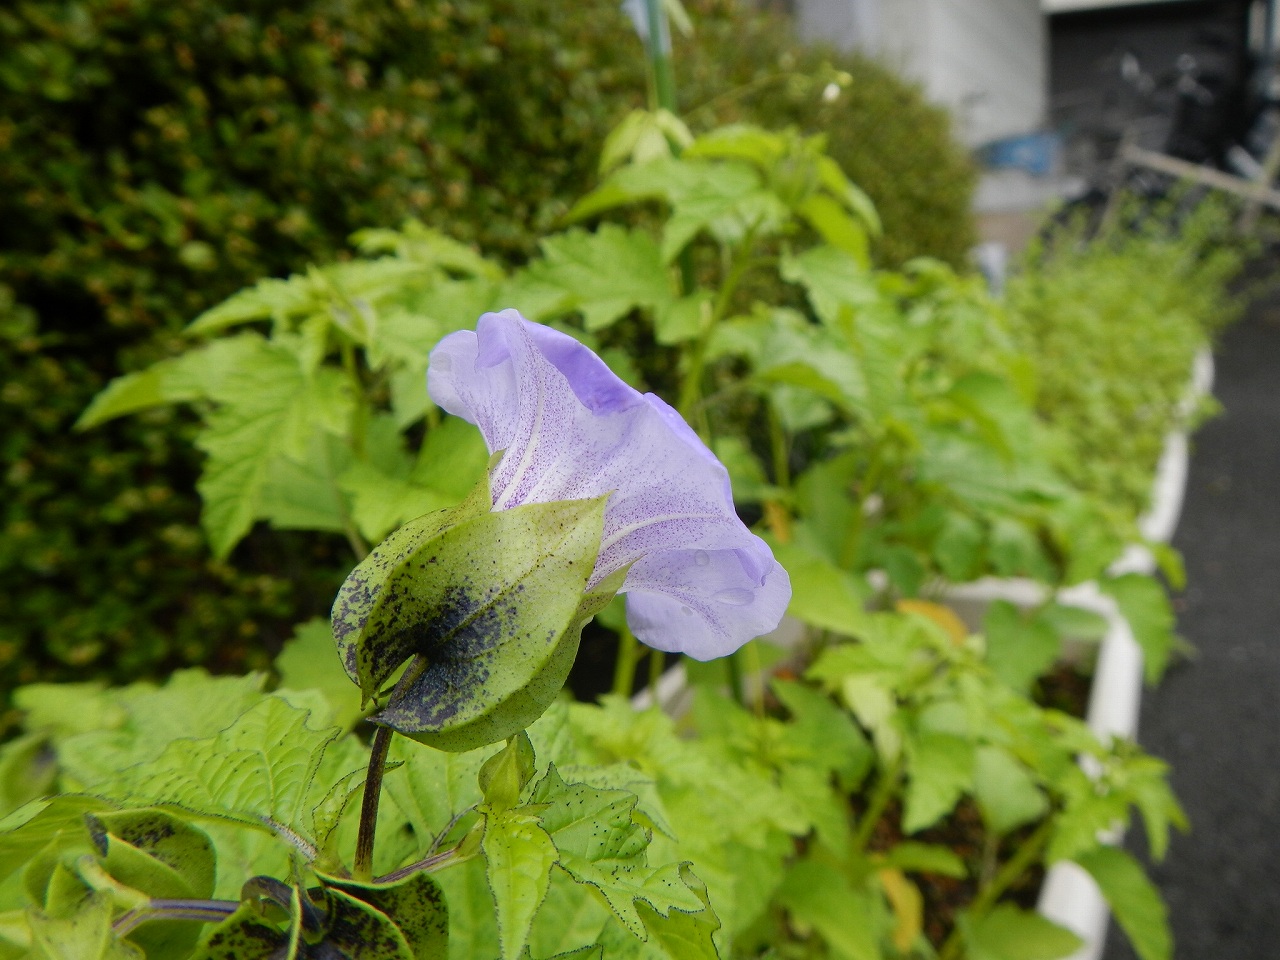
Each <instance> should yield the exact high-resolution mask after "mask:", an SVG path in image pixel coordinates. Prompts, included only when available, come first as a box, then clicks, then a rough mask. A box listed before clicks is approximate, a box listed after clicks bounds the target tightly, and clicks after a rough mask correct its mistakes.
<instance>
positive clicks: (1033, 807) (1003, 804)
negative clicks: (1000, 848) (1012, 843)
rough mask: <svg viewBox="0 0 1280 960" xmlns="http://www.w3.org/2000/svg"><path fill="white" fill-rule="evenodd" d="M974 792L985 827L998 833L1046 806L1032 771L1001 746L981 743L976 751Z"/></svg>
mask: <svg viewBox="0 0 1280 960" xmlns="http://www.w3.org/2000/svg"><path fill="white" fill-rule="evenodd" d="M973 795H974V799H975V800H976V801H977V803H978V809H979V810H981V811H982V818H983V820H984V821H986V824H987V828H988V829H989V830H991V831H993V832H994V833H996V834H998V835H1001V836H1003V835H1004V834H1007V833H1009V832H1010V831H1011V830H1013V829H1015V828H1017V827H1020V826H1022V825H1023V824H1026V823H1030V822H1032V821H1033V820H1036V819H1038V818H1039V817H1041V816H1043V815H1044V814H1045V812H1046V811H1047V810H1048V809H1049V801H1048V799H1047V798H1046V797H1045V795H1044V793H1043V791H1041V790H1040V788H1039V787H1038V786H1036V783H1035V780H1034V779H1033V778H1032V777H1031V774H1030V773H1028V772H1027V769H1026V768H1025V767H1024V766H1022V764H1020V763H1018V761H1017V760H1015V759H1014V758H1013V757H1012V756H1010V755H1009V753H1008V752H1007V751H1005V750H1004V749H1002V748H1000V747H993V746H980V747H978V748H977V750H976V751H975V753H974V759H973Z"/></svg>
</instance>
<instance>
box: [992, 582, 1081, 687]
mask: <svg viewBox="0 0 1280 960" xmlns="http://www.w3.org/2000/svg"><path fill="white" fill-rule="evenodd" d="M982 630H983V633H985V634H986V638H987V662H988V663H990V664H991V669H992V671H993V672H994V673H995V675H996V676H997V677H999V678H1000V679H1001V680H1003V681H1004V682H1005V683H1007V684H1008V685H1009V686H1010V687H1012V688H1013V689H1014V690H1017V691H1018V692H1019V693H1026V692H1027V691H1029V690H1030V689H1031V685H1032V684H1033V683H1034V682H1035V681H1036V680H1037V679H1038V678H1040V677H1042V676H1044V675H1045V674H1046V673H1048V671H1049V668H1050V667H1052V666H1053V664H1054V663H1055V662H1056V661H1057V659H1058V657H1059V656H1061V655H1062V641H1061V640H1060V639H1059V636H1058V632H1057V631H1056V630H1055V629H1054V628H1053V626H1052V625H1051V624H1050V623H1048V622H1046V621H1045V619H1044V618H1043V617H1042V616H1041V614H1040V613H1039V612H1038V611H1030V612H1025V613H1024V612H1023V611H1021V610H1019V609H1018V608H1017V607H1016V606H1014V605H1013V604H1012V603H1009V602H1007V601H1005V600H997V601H995V602H994V603H992V604H991V606H989V607H988V608H987V613H986V616H985V617H984V618H983V621H982Z"/></svg>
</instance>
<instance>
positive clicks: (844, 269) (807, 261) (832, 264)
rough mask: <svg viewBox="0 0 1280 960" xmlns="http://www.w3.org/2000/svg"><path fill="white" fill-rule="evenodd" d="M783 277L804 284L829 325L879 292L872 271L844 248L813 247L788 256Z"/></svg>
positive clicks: (870, 300)
mask: <svg viewBox="0 0 1280 960" xmlns="http://www.w3.org/2000/svg"><path fill="white" fill-rule="evenodd" d="M781 271H782V277H783V279H785V280H789V281H791V282H792V283H798V284H800V285H801V286H803V287H804V288H805V290H806V292H807V293H808V295H809V302H810V303H812V304H813V308H814V310H815V311H816V312H817V314H818V316H819V317H821V318H822V319H823V320H824V321H825V322H827V323H829V324H835V323H837V322H838V321H839V320H840V317H841V311H842V310H847V309H849V308H850V307H859V306H866V305H869V304H872V303H875V302H876V301H877V299H878V298H879V294H878V292H877V290H876V286H875V278H874V276H873V275H872V273H871V272H870V271H869V270H868V269H867V268H866V267H865V266H862V265H860V264H859V263H858V261H857V260H856V259H854V258H853V257H852V256H850V255H849V254H848V253H846V252H845V251H843V250H839V249H837V248H836V247H833V246H826V245H824V246H818V247H811V248H810V249H808V250H806V251H804V252H803V253H801V254H800V255H798V256H792V255H790V254H788V255H786V256H785V257H784V258H783V261H782V268H781Z"/></svg>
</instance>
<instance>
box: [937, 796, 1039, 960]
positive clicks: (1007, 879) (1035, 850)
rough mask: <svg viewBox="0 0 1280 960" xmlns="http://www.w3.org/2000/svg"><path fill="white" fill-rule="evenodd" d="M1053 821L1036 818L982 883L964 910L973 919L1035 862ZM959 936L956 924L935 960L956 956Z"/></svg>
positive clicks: (987, 909) (984, 912) (944, 959)
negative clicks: (1028, 831)
mask: <svg viewBox="0 0 1280 960" xmlns="http://www.w3.org/2000/svg"><path fill="white" fill-rule="evenodd" d="M1053 826H1054V821H1053V818H1052V817H1046V818H1045V819H1044V820H1042V821H1041V822H1040V825H1039V826H1038V827H1036V829H1035V830H1034V831H1033V832H1032V834H1031V836H1029V837H1027V839H1026V840H1024V841H1023V842H1022V843H1021V844H1019V845H1018V849H1017V850H1016V851H1015V852H1014V854H1013V856H1012V857H1010V858H1009V859H1008V860H1006V861H1005V864H1004V866H1002V867H1001V868H1000V870H999V872H998V873H996V875H995V877H993V878H992V880H991V882H990V883H988V884H986V885H984V886H983V887H982V888H981V889H980V890H979V891H978V895H977V896H976V897H974V898H973V903H971V904H969V908H968V910H966V911H965V912H966V913H967V914H968V915H969V916H970V917H973V918H974V919H980V918H981V917H983V916H985V915H986V913H987V912H988V911H990V909H991V908H992V907H993V906H995V904H996V901H997V900H999V899H1000V898H1001V897H1002V896H1003V895H1004V892H1005V891H1006V890H1008V889H1009V887H1010V886H1012V885H1013V883H1014V882H1015V881H1016V880H1017V879H1018V878H1019V877H1020V876H1022V875H1023V874H1024V873H1026V871H1027V870H1028V869H1029V868H1030V867H1031V865H1032V864H1033V863H1035V861H1036V859H1037V858H1038V857H1039V856H1040V855H1041V853H1043V852H1044V848H1045V846H1046V845H1047V844H1048V842H1049V837H1050V835H1051V834H1052V833H1053ZM962 939H963V937H962V934H961V932H960V928H959V926H957V927H955V928H954V929H952V931H951V933H950V935H949V936H948V937H947V939H946V942H945V943H943V945H942V949H941V950H939V951H938V960H959V958H960V956H961V953H962V943H961V941H962Z"/></svg>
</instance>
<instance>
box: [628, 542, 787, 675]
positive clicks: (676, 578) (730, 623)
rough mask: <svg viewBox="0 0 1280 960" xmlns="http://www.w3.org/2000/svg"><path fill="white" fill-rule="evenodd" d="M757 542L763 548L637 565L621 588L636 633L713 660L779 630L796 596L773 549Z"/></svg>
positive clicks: (653, 643) (656, 557)
mask: <svg viewBox="0 0 1280 960" xmlns="http://www.w3.org/2000/svg"><path fill="white" fill-rule="evenodd" d="M748 536H750V534H748ZM751 539H752V540H755V541H756V543H757V544H759V546H758V547H757V546H756V544H750V545H749V546H747V547H744V548H739V549H736V550H716V551H704V550H683V551H674V552H671V553H660V554H653V555H651V556H648V557H645V558H644V559H643V560H641V561H639V562H638V563H636V564H635V566H633V567H632V568H631V570H630V571H629V572H628V575H627V581H626V583H625V584H624V585H623V588H622V590H623V592H624V593H626V594H627V623H628V624H629V625H630V626H631V629H632V631H634V633H635V635H636V638H637V639H639V640H640V641H641V642H642V643H645V644H647V645H648V646H650V647H654V648H656V649H658V650H668V651H679V652H681V653H685V654H688V655H689V656H691V657H693V658H694V659H695V660H711V659H714V658H715V657H723V656H725V655H726V654H729V653H732V652H733V651H734V650H737V649H738V648H739V647H741V646H742V645H743V644H744V643H746V642H747V641H748V640H753V639H755V638H756V637H758V636H761V635H763V634H765V633H768V632H769V631H770V630H772V629H774V628H775V627H776V626H777V625H778V623H779V621H780V620H781V619H782V615H783V614H784V613H785V612H786V610H787V604H788V603H789V602H790V600H791V580H790V578H789V577H788V576H787V571H786V570H785V569H783V567H782V565H781V564H779V563H777V562H776V561H775V560H774V559H773V556H772V554H770V553H769V548H768V547H766V546H765V545H764V543H763V542H762V541H760V540H759V538H757V537H751ZM761 551H763V552H761Z"/></svg>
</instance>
